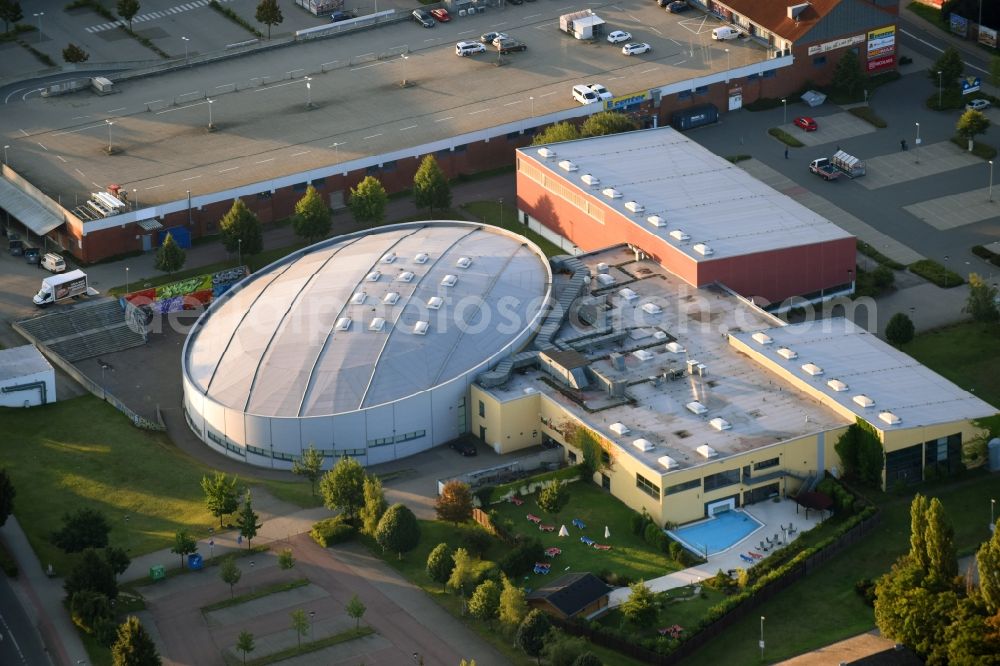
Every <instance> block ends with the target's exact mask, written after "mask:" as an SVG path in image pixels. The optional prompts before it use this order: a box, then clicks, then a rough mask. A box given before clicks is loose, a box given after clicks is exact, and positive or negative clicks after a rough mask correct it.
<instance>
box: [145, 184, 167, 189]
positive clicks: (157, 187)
mask: <svg viewBox="0 0 1000 666" xmlns="http://www.w3.org/2000/svg"><path fill="white" fill-rule="evenodd" d="M161 187H163V183H160V184H159V185H150V186H149V187H147V188H145V189H147V190H158V189H160V188H161Z"/></svg>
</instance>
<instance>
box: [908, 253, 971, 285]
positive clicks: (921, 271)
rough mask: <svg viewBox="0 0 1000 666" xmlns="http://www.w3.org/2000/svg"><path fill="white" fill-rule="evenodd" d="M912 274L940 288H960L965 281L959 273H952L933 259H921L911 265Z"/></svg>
mask: <svg viewBox="0 0 1000 666" xmlns="http://www.w3.org/2000/svg"><path fill="white" fill-rule="evenodd" d="M909 269H910V272H911V273H914V274H916V275H919V276H920V277H922V278H924V279H925V280H928V281H930V282H933V283H934V284H936V285H937V286H939V287H945V288H948V287H958V286H960V285H962V284H964V283H965V280H964V279H963V278H962V276H961V275H959V274H958V273H956V272H954V271H951V270H949V269H947V268H945V267H944V266H942V265H941V264H939V263H938V262H936V261H934V260H933V259H921V260H920V261H915V262H913V263H912V264H910V265H909Z"/></svg>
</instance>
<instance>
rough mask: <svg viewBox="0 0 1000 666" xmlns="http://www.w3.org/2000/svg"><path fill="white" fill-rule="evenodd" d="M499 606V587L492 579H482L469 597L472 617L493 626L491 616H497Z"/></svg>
mask: <svg viewBox="0 0 1000 666" xmlns="http://www.w3.org/2000/svg"><path fill="white" fill-rule="evenodd" d="M499 608H500V587H499V586H498V585H497V582H496V581H495V580H492V579H487V580H484V581H483V582H482V583H480V584H479V586H478V587H476V591H475V592H473V593H472V598H471V599H469V612H470V613H471V614H472V617H474V618H476V619H477V620H480V621H482V622H488V623H489V624H490V626H493V618H495V617H496V616H497V610H498V609H499Z"/></svg>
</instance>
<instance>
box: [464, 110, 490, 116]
mask: <svg viewBox="0 0 1000 666" xmlns="http://www.w3.org/2000/svg"><path fill="white" fill-rule="evenodd" d="M487 111H489V109H479V110H478V111H469V115H470V116H474V115H476V114H477V113H486V112H487Z"/></svg>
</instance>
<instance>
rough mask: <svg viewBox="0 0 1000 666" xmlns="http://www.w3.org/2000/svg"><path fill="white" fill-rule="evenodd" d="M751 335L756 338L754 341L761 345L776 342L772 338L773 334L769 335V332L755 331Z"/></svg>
mask: <svg viewBox="0 0 1000 666" xmlns="http://www.w3.org/2000/svg"><path fill="white" fill-rule="evenodd" d="M750 337H752V338H753V339H754V342H756V343H757V344H759V345H769V344H771V343H772V342H774V340H772V339H771V336H770V335H768V334H767V333H754V334H753V335H751V336H750Z"/></svg>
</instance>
